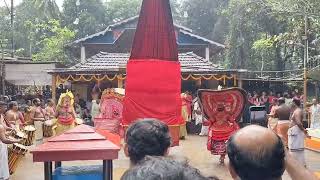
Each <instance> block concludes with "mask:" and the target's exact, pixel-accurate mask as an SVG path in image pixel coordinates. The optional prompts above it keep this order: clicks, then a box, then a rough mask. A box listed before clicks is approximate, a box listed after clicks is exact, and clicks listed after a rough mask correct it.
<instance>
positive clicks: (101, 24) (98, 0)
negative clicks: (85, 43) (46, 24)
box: [62, 0, 106, 38]
mask: <svg viewBox="0 0 320 180" xmlns="http://www.w3.org/2000/svg"><path fill="white" fill-rule="evenodd" d="M62 25H63V26H67V27H68V28H70V29H72V30H74V31H75V32H76V33H77V34H76V37H77V38H82V37H85V36H87V35H90V34H94V33H96V32H98V31H101V30H102V29H104V28H105V26H106V24H105V8H104V4H103V2H102V0H66V1H64V2H63V14H62Z"/></svg>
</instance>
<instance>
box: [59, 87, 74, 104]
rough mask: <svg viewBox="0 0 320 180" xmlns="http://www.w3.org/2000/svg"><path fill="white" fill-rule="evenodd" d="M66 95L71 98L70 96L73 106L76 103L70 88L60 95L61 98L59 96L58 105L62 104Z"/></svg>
mask: <svg viewBox="0 0 320 180" xmlns="http://www.w3.org/2000/svg"><path fill="white" fill-rule="evenodd" d="M66 97H69V98H70V103H71V106H73V104H74V96H73V94H72V92H71V91H69V90H67V92H66V93H62V94H61V95H60V98H59V101H58V105H59V106H61V105H62V101H63V99H64V98H66Z"/></svg>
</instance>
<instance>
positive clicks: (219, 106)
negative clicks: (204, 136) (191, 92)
mask: <svg viewBox="0 0 320 180" xmlns="http://www.w3.org/2000/svg"><path fill="white" fill-rule="evenodd" d="M198 96H199V99H200V102H201V106H202V110H203V113H204V114H205V116H206V118H207V119H208V121H207V122H206V124H207V125H208V126H209V134H208V142H207V148H208V150H209V151H211V153H212V154H214V155H220V156H221V157H220V163H223V162H224V157H225V154H226V141H227V140H228V139H229V138H230V136H231V135H232V134H233V133H234V132H235V131H237V130H238V129H239V125H238V123H237V121H238V120H239V119H240V118H241V115H242V112H243V110H244V107H245V104H246V97H247V95H246V92H245V91H244V90H242V89H239V88H232V89H226V90H220V91H213V90H199V92H198Z"/></svg>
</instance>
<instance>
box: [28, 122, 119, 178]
mask: <svg viewBox="0 0 320 180" xmlns="http://www.w3.org/2000/svg"><path fill="white" fill-rule="evenodd" d="M119 150H120V147H118V146H117V145H115V144H113V143H111V142H110V141H108V140H107V139H106V138H105V137H104V136H102V135H100V134H98V133H96V132H95V131H94V129H93V128H92V127H90V126H87V125H80V126H78V127H76V128H74V129H72V130H70V131H68V132H66V133H64V134H62V135H60V136H57V137H53V138H50V139H49V140H48V141H47V142H46V143H44V144H42V145H39V146H37V147H36V148H35V149H34V150H33V151H31V153H32V154H33V162H44V176H45V178H44V179H45V180H52V179H53V178H52V168H53V167H52V162H55V168H57V167H61V162H62V161H78V160H84V161H85V160H102V161H103V180H112V177H113V174H112V169H113V168H112V161H113V160H114V159H118V153H119Z"/></svg>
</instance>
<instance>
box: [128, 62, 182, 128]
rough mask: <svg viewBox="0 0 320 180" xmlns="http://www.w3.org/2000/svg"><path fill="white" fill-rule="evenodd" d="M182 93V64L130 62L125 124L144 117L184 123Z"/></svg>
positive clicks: (168, 123) (169, 122) (174, 123)
mask: <svg viewBox="0 0 320 180" xmlns="http://www.w3.org/2000/svg"><path fill="white" fill-rule="evenodd" d="M180 92H181V72H180V63H179V62H173V61H161V60H136V61H129V63H128V65H127V82H126V95H125V99H124V109H123V122H122V123H123V124H124V125H129V124H131V123H132V122H134V121H135V120H137V119H141V118H157V119H159V120H161V121H163V122H164V123H166V124H167V125H178V124H181V123H183V122H182V118H181V98H180Z"/></svg>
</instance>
